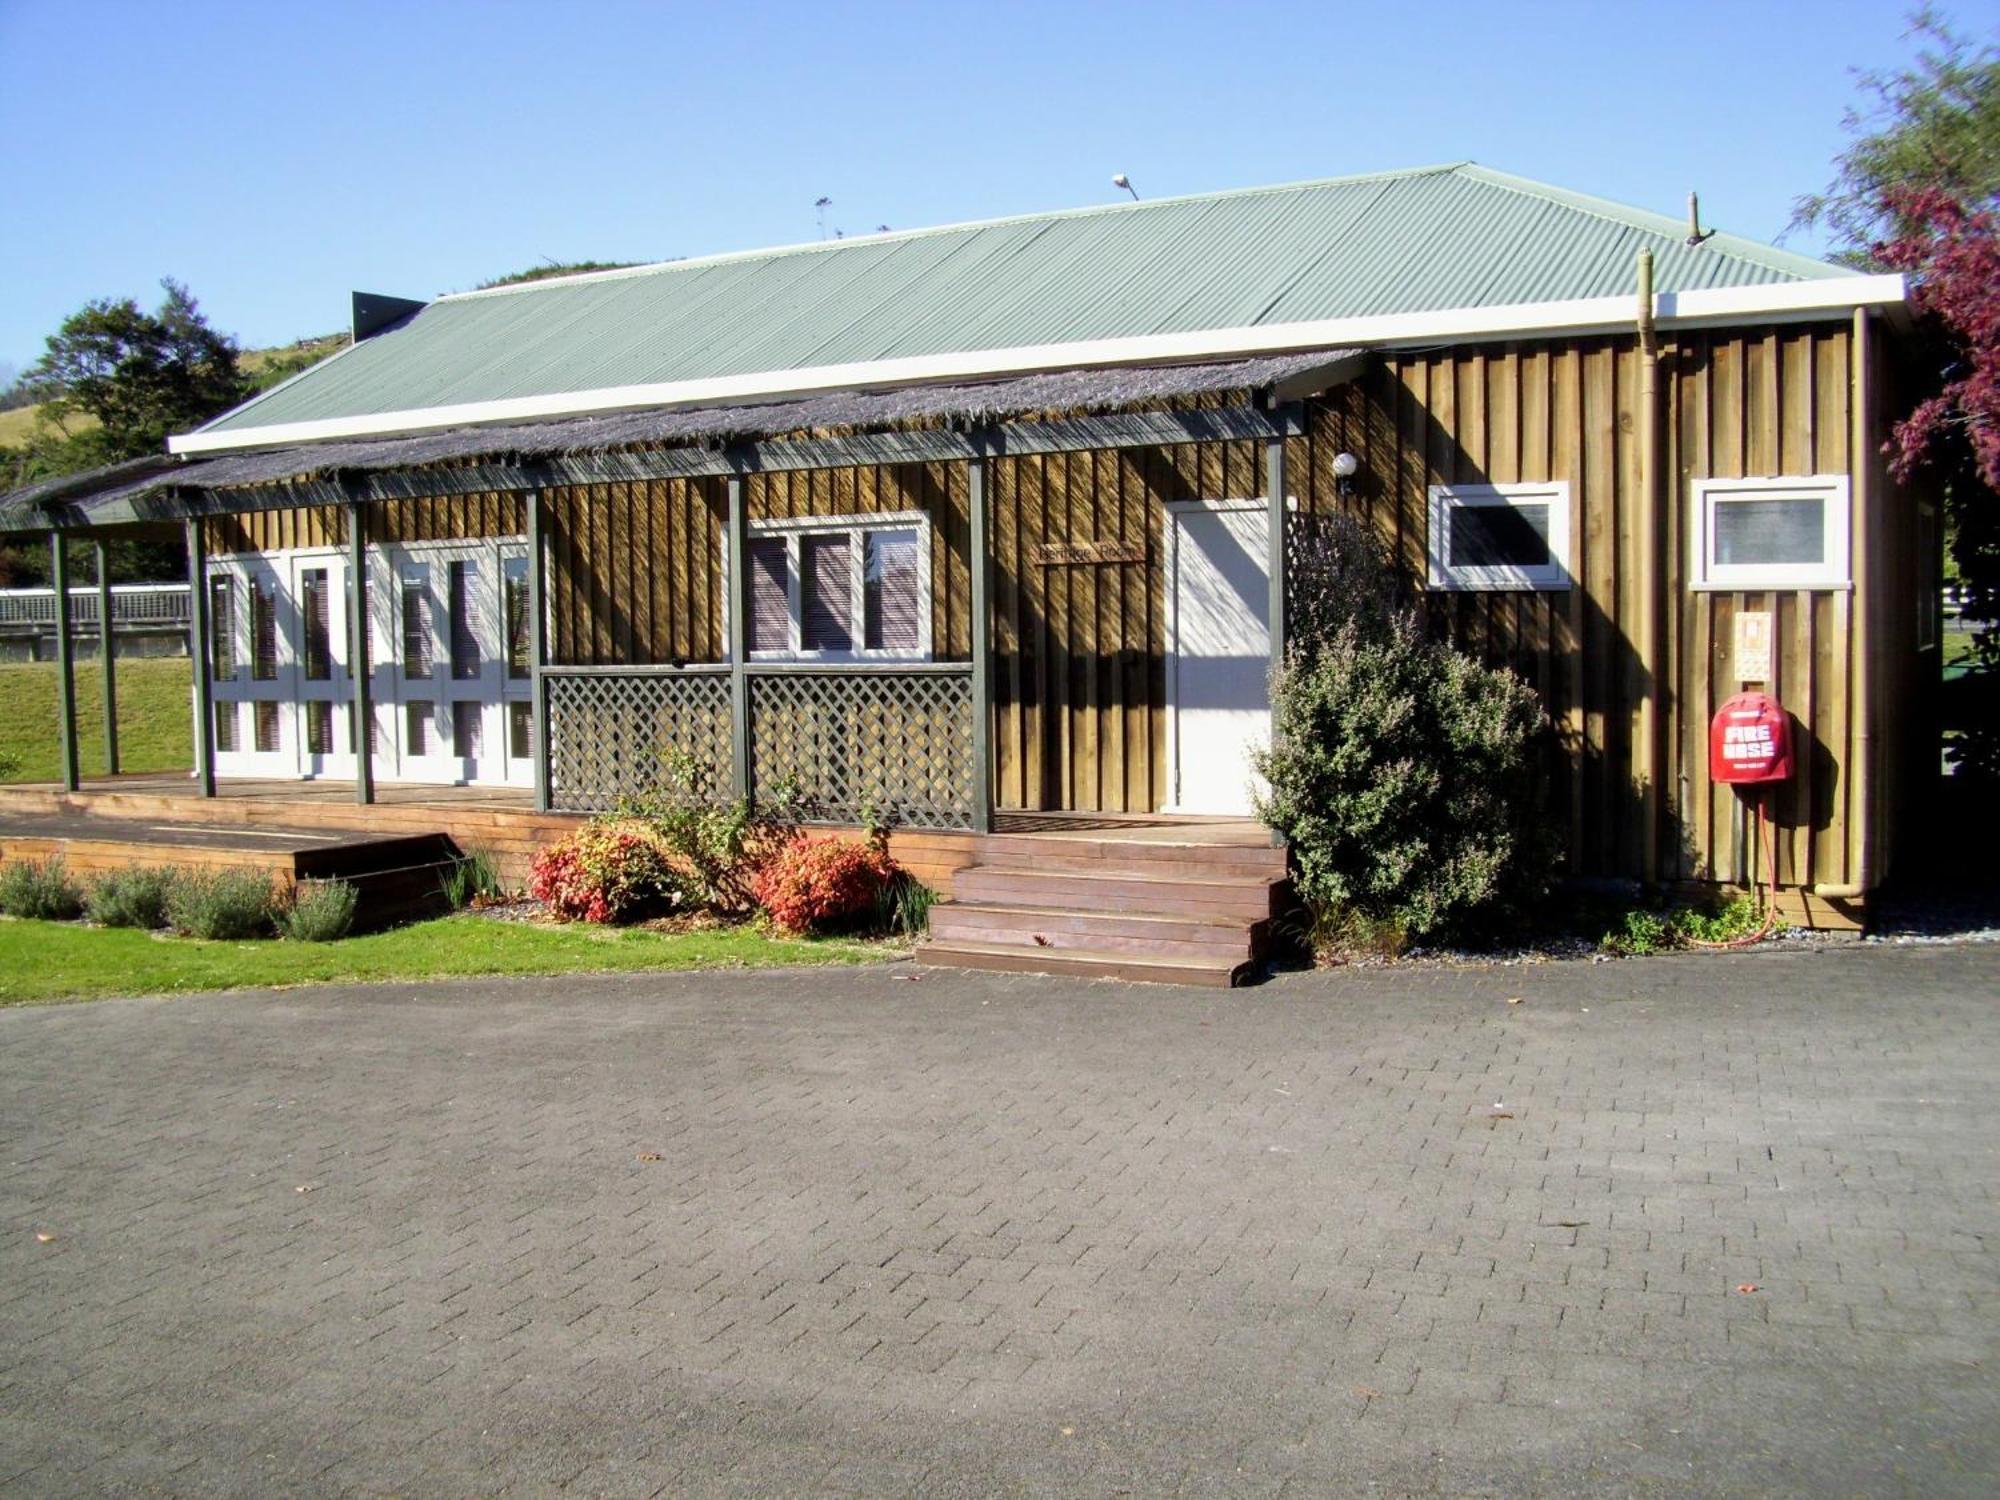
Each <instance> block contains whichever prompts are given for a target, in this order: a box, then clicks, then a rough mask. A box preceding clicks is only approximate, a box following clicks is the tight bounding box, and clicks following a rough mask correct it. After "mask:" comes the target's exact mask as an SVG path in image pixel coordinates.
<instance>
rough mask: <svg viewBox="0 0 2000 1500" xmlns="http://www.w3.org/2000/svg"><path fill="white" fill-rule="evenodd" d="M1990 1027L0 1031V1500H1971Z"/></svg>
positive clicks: (1416, 982)
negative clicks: (139, 1499)
mask: <svg viewBox="0 0 2000 1500" xmlns="http://www.w3.org/2000/svg"><path fill="white" fill-rule="evenodd" d="M1997 993H2000V949H1995V948H1918V949H1904V950H1884V949H1874V948H1869V949H1862V948H1854V949H1847V950H1835V951H1828V952H1786V953H1772V954H1753V955H1746V956H1741V957H1735V958H1724V959H1714V958H1693V959H1669V960H1655V961H1647V962H1641V963H1626V964H1617V965H1590V964H1559V965H1549V966H1546V967H1542V968H1535V969H1527V970H1520V969H1513V970H1506V969H1496V970H1486V971H1470V972H1442V971H1428V972H1424V971H1403V972H1394V973H1352V974H1334V975H1325V976H1320V975H1305V976H1295V977H1291V978H1287V979H1284V980H1281V981H1279V982H1277V983H1275V984H1272V985H1269V986H1266V987H1263V988H1261V989H1257V990H1253V991H1248V992H1238V993H1235V994H1225V995H1207V994H1189V993H1186V992H1177V991H1171V990H1160V989H1147V988H1136V987H1127V986H1122V985H1114V984H1097V985H1088V984H1081V983H1075V982H1060V981H1046V980H1039V979H1033V978H1022V977H1013V976H1002V975H977V974H969V973H953V974H946V973H941V972H927V973H923V974H921V976H920V977H916V978H912V977H910V971H908V970H907V969H903V968H900V967H891V968H877V969H863V970H854V971H844V972H839V973H825V972H811V973H787V974H722V975H684V976H662V977H638V978H632V977H626V978H618V979H585V980H576V979H568V980H560V981H528V982H510V983H501V984H460V985H447V986H437V987H427V988H420V987H410V986H383V987H375V988H360V989H344V990H341V989H315V990H302V991H297V992H291V993H284V994H275V995H273V994H252V995H232V996H214V997H202V998H185V999H177V1000H165V1001H129V1002H128V1001H116V1002H103V1003H98V1004H92V1005H78V1006H66V1007H60V1008H49V1009H35V1010H15V1011H10V1012H4V1013H0V1492H6V1493H18V1494H22V1495H35V1496H43V1495H58V1494H71V1493H74V1494H86V1493H88V1494H101V1493H107V1492H128V1493H133V1492H136V1493H172V1494H225V1493H226V1494H245V1495H251V1494H255V1495H269V1494H279V1493H293V1494H331V1493H345V1492H355V1493H382V1492H402V1493H422V1494H439V1493H468V1492H481V1493H484V1492H493V1491H508V1492H516V1493H537V1492H545V1491H553V1490H557V1489H567V1490H570V1491H573V1492H578V1493H590V1494H598V1493H601V1494H618V1495H626V1494H630V1495H646V1494H653V1493H666V1494H705V1493H744V1494H784V1493H796V1492H814V1493H853V1494H865V1495H879V1494H890V1493H904V1492H923V1493H931V1494H940V1495H950V1494H961V1493H963V1494H985V1493H991V1492H994V1491H1013V1492H1048V1493H1054V1492H1061V1493H1063V1494H1066V1495H1067V1494H1085V1495H1087V1494H1105V1493H1129V1494H1137V1495H1156V1494H1172V1493H1176V1492H1182V1493H1188V1494H1203V1495H1210V1494H1237V1493H1241V1494H1252V1495H1256V1494H1278V1493H1280V1492H1282V1493H1284V1494H1286V1495H1320V1494H1346V1493H1360V1492H1371V1493H1380V1494H1398V1493H1419V1494H1432V1493H1439V1494H1464V1493H1477V1494H1486V1493H1496V1494H1541V1493H1549V1492H1601V1491H1612V1492H1617V1493H1621V1494H1625V1493H1636V1494H1659V1495H1682V1494H1690V1493H1713V1494H1766V1493H1790V1494H1830V1493H1840V1494H1870V1495H1872V1494H1893V1493H1921V1494H1925V1495H1944V1494H1966V1495H1985V1494H1991V1493H1994V1492H1995V1490H1996V1488H2000V1423H1996V1418H2000V1386H1996V1381H1995V1379H1994V1373H1993V1357H1994V1354H1995V1348H1994V1345H1995V1341H1996V1340H1995V1321H1994V1320H1995V1309H1996V1299H1995V1265H1996V1261H1995V1246H1996V1243H2000V1238H1996V1237H2000V1212H1996V1207H1995V1192H1996V1186H2000V1154H1996V1146H2000V1128H1997V1127H1996V1125H1995V1123H1994V1108H1995V1093H1994V1088H1993V1080H1994V1078H1995V1076H1996V1064H2000V1016H1996V1008H1995V996H1996V994H1997ZM1510 996H1518V997H1520V999H1521V1001H1522V1003H1521V1004H1519V1005H1508V1004H1506V1003H1505V1002H1506V1000H1507V999H1508V997H1510ZM42 1235H48V1236H53V1238H50V1239H47V1240H43V1239H42V1238H40V1237H39V1236H42Z"/></svg>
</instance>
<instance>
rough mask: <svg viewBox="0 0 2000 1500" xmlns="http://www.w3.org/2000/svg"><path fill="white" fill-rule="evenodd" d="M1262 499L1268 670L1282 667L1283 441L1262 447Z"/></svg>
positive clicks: (1283, 605)
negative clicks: (1267, 511) (1267, 552)
mask: <svg viewBox="0 0 2000 1500" xmlns="http://www.w3.org/2000/svg"><path fill="white" fill-rule="evenodd" d="M1264 497H1265V499H1266V500H1267V501H1268V502H1269V504H1270V507H1271V534H1270V549H1271V670H1272V671H1273V672H1275V671H1277V670H1278V668H1280V667H1282V666H1283V665H1284V664H1285V440H1284V439H1283V438H1272V439H1270V440H1269V441H1268V442H1266V443H1265V444H1264Z"/></svg>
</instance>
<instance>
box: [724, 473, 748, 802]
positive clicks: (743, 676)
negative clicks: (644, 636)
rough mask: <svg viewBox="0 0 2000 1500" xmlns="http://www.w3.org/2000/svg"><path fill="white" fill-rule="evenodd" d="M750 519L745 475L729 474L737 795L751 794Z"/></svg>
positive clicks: (733, 759) (731, 667)
mask: <svg viewBox="0 0 2000 1500" xmlns="http://www.w3.org/2000/svg"><path fill="white" fill-rule="evenodd" d="M749 642H750V521H749V517H748V515H747V514H746V512H745V507H744V496H743V476H742V475H741V474H731V475H730V476H729V752H730V769H731V776H732V779H733V782H734V785H735V789H736V795H737V797H739V798H747V797H749V795H750V674H749V672H748V670H747V668H748V666H749V663H750V652H749V649H748V648H749Z"/></svg>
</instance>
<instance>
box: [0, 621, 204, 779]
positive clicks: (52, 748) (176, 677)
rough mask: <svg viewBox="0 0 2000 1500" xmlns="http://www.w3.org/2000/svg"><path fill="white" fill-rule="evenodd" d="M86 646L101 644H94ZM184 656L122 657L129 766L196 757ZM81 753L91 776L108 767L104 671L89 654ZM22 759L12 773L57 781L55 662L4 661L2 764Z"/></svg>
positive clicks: (80, 688) (80, 704)
mask: <svg viewBox="0 0 2000 1500" xmlns="http://www.w3.org/2000/svg"><path fill="white" fill-rule="evenodd" d="M87 649H90V650H93V651H94V650H95V649H96V648H95V644H94V643H92V644H91V645H90V646H89V647H88V648H87ZM193 681H194V677H193V668H192V666H191V665H190V663H189V662H188V660H187V658H186V657H130V658H121V659H120V661H119V663H118V759H119V763H120V765H121V766H122V767H123V769H125V770H127V771H184V770H186V769H187V768H188V767H190V766H192V765H193V764H194V722H193V714H192V711H191V708H190V698H189V694H190V692H191V691H192V684H193ZM76 735H77V752H78V754H77V758H78V761H79V762H80V763H81V765H82V768H83V774H84V775H86V776H99V775H102V774H103V773H104V671H103V668H102V667H101V666H100V665H99V664H98V663H97V662H96V661H94V660H91V659H90V658H88V657H85V658H84V659H82V660H80V661H78V662H77V665H76ZM8 759H13V760H16V761H18V762H19V763H20V765H19V769H18V770H16V771H15V773H14V775H13V776H12V777H11V778H9V779H11V780H15V781H54V780H56V779H57V778H58V777H59V776H60V775H61V771H60V770H59V768H58V764H57V762H58V755H57V749H56V668H55V663H54V662H9V663H5V664H0V763H4V762H5V761H6V760H8Z"/></svg>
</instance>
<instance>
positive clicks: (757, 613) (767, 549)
mask: <svg viewBox="0 0 2000 1500" xmlns="http://www.w3.org/2000/svg"><path fill="white" fill-rule="evenodd" d="M789 623H790V617H789V609H788V605H787V600H786V590H785V543H784V539H783V538H782V537H767V538H765V539H764V540H762V541H755V542H752V543H751V544H750V630H749V636H750V649H751V650H752V651H783V650H785V649H786V648H787V647H788V646H790V645H791V641H790V638H789V637H790V629H789Z"/></svg>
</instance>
